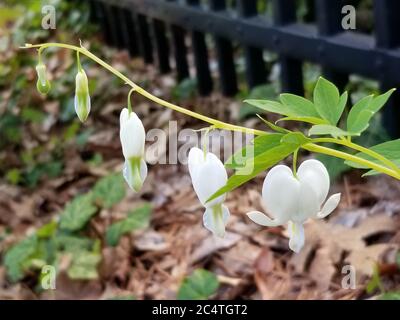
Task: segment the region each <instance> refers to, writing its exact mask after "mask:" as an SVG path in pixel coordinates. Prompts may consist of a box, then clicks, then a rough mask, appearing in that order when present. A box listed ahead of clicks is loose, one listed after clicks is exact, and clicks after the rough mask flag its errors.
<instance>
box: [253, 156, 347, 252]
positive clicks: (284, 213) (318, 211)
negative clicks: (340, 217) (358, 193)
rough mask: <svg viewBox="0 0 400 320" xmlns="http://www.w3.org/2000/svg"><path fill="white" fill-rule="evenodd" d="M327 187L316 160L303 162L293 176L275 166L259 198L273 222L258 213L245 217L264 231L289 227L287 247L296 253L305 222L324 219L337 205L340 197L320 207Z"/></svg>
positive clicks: (285, 169)
mask: <svg viewBox="0 0 400 320" xmlns="http://www.w3.org/2000/svg"><path fill="white" fill-rule="evenodd" d="M329 186H330V181H329V174H328V171H327V170H326V168H325V166H324V165H323V164H322V163H321V162H320V161H318V160H307V161H304V162H303V163H302V164H301V165H300V167H299V169H298V171H297V175H296V176H294V174H293V172H292V170H291V169H290V168H289V167H287V166H284V165H278V166H275V167H274V168H272V169H271V170H270V171H269V172H268V174H267V176H266V177H265V180H264V184H263V188H262V198H263V201H264V204H265V207H266V209H267V210H268V213H270V214H271V216H272V218H269V217H268V216H267V215H265V214H264V213H261V212H259V211H252V212H249V213H247V216H248V217H249V218H250V219H251V220H253V221H254V222H255V223H258V224H260V225H262V226H267V227H273V226H279V225H283V224H286V223H288V232H289V237H290V240H289V247H290V249H292V250H293V251H295V252H299V251H300V250H301V248H302V247H303V245H304V241H305V240H304V239H305V237H304V228H303V223H304V222H305V221H306V220H307V219H308V218H319V219H321V218H325V217H326V216H328V215H329V214H330V213H331V212H333V211H334V210H335V209H336V207H337V206H338V204H339V201H340V193H336V194H334V195H332V196H331V197H329V198H328V200H327V201H326V202H325V204H323V203H324V201H325V199H326V197H327V195H328V192H329Z"/></svg>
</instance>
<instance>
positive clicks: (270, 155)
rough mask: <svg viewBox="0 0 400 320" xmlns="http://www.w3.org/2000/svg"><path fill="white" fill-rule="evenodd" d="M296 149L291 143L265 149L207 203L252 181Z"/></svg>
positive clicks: (249, 160) (246, 163)
mask: <svg viewBox="0 0 400 320" xmlns="http://www.w3.org/2000/svg"><path fill="white" fill-rule="evenodd" d="M282 138H283V137H282ZM298 148H299V145H297V144H294V143H292V141H291V143H281V144H279V145H277V146H276V147H272V148H270V149H267V150H266V151H264V152H262V153H260V154H259V155H257V156H255V157H254V158H249V159H247V160H246V162H245V165H244V166H243V167H241V168H239V169H238V170H236V172H235V174H233V175H232V176H231V177H230V178H229V179H228V181H227V183H226V185H225V186H224V187H222V188H221V189H219V190H218V191H217V192H215V193H214V194H213V195H212V196H211V197H210V198H209V199H208V200H207V202H209V201H211V200H213V199H215V198H217V197H219V196H220V195H222V194H224V193H227V192H229V191H232V190H234V189H236V188H237V187H239V186H241V185H242V184H244V183H245V182H247V181H249V180H251V179H253V178H254V177H256V176H257V175H258V174H259V173H261V172H262V171H264V170H267V169H268V168H270V167H271V166H273V165H275V164H277V163H278V162H279V161H281V160H282V159H284V158H286V157H287V156H288V155H290V154H291V153H293V152H294V151H295V150H297V149H298Z"/></svg>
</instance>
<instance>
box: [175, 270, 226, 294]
mask: <svg viewBox="0 0 400 320" xmlns="http://www.w3.org/2000/svg"><path fill="white" fill-rule="evenodd" d="M218 287H219V283H218V279H217V277H216V275H215V274H214V273H212V272H210V271H207V270H204V269H197V270H195V271H194V272H193V273H192V274H191V275H190V276H189V277H187V278H185V279H184V280H183V282H182V284H181V286H180V288H179V291H178V299H179V300H206V299H208V298H210V297H211V296H212V295H214V294H215V293H216V291H217V290H218Z"/></svg>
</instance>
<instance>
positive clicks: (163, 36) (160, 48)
mask: <svg viewBox="0 0 400 320" xmlns="http://www.w3.org/2000/svg"><path fill="white" fill-rule="evenodd" d="M153 30H154V40H155V43H156V49H157V58H158V68H159V70H160V72H161V73H168V72H170V71H171V67H170V65H169V45H168V39H167V30H166V28H165V24H164V22H162V21H161V20H158V19H154V20H153Z"/></svg>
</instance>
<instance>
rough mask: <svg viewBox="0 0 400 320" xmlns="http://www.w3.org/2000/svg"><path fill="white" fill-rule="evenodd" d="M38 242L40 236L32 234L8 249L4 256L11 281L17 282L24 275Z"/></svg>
mask: <svg viewBox="0 0 400 320" xmlns="http://www.w3.org/2000/svg"><path fill="white" fill-rule="evenodd" d="M37 243H38V238H37V237H36V236H30V237H28V238H26V239H24V240H22V241H21V242H19V243H17V244H16V245H14V246H13V247H11V248H10V249H9V250H8V251H7V253H6V254H5V256H4V266H5V267H6V269H7V273H8V277H9V278H10V280H11V281H13V282H16V281H18V280H21V279H22V278H23V277H24V272H25V270H26V269H27V266H29V262H30V261H31V260H32V257H33V255H34V254H35V252H36V248H37Z"/></svg>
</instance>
